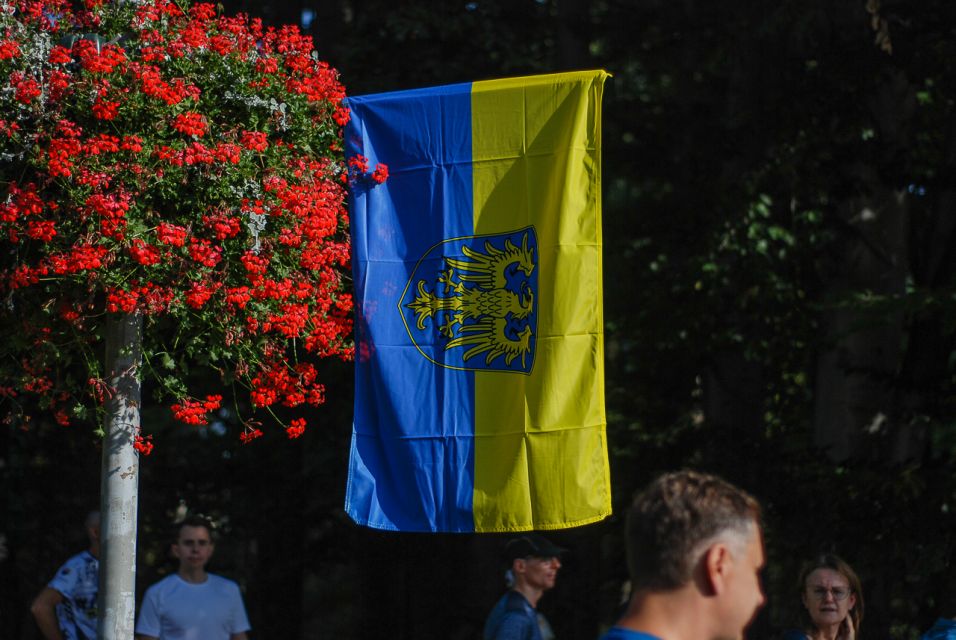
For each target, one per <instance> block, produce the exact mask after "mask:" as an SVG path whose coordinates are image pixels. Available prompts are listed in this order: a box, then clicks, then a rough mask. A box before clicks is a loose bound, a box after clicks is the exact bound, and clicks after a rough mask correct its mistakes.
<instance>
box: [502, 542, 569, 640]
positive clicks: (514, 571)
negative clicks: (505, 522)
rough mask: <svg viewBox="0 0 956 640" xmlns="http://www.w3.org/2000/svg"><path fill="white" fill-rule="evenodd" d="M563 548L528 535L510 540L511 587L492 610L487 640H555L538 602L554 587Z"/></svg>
mask: <svg viewBox="0 0 956 640" xmlns="http://www.w3.org/2000/svg"><path fill="white" fill-rule="evenodd" d="M562 553H564V549H562V548H561V547H558V546H556V545H554V544H552V543H551V542H550V541H549V540H547V539H546V538H544V537H542V536H540V535H538V534H536V533H527V534H524V535H522V536H520V537H518V538H514V539H512V540H509V541H508V544H507V545H505V560H506V562H507V563H508V567H509V569H508V580H509V582H510V583H511V584H510V586H511V588H510V589H509V590H508V591H507V592H506V593H505V594H504V595H503V596H501V599H499V600H498V602H497V603H496V604H495V606H494V607H493V608H492V609H491V613H489V614H488V619H487V620H486V622H485V631H484V636H483V638H484V640H552V639H553V638H554V634H553V633H552V631H551V626H550V625H549V624H548V622H547V620H546V619H545V618H544V616H542V615H541V614H540V613H538V610H537V606H538V601H539V600H540V599H541V596H542V595H544V592H545V591H547V590H548V589H551V588H553V587H554V583H555V580H556V579H557V576H558V570H559V569H560V568H561V554H562Z"/></svg>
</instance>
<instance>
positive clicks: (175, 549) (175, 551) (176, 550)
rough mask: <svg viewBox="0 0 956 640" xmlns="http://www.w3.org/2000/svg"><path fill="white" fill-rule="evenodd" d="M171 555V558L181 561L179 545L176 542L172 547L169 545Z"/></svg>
mask: <svg viewBox="0 0 956 640" xmlns="http://www.w3.org/2000/svg"><path fill="white" fill-rule="evenodd" d="M169 553H170V555H171V556H173V557H174V558H176V559H177V560H178V559H179V543H177V542H174V543H172V544H171V545H169Z"/></svg>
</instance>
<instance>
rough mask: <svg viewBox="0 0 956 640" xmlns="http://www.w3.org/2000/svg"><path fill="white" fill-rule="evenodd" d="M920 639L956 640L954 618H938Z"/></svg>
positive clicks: (955, 622) (955, 621)
mask: <svg viewBox="0 0 956 640" xmlns="http://www.w3.org/2000/svg"><path fill="white" fill-rule="evenodd" d="M921 640H956V620H947V619H946V618H940V619H939V620H937V621H936V624H934V625H933V627H932V628H931V629H930V630H929V631H927V632H926V633H924V634H923V635H922V636H921Z"/></svg>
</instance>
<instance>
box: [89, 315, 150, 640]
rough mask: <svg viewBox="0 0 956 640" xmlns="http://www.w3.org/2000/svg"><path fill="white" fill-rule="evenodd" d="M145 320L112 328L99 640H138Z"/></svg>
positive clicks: (121, 319)
mask: <svg viewBox="0 0 956 640" xmlns="http://www.w3.org/2000/svg"><path fill="white" fill-rule="evenodd" d="M142 331H143V319H142V316H140V315H138V314H127V315H124V316H118V317H115V318H113V319H111V320H110V321H109V322H108V323H107V335H106V371H107V381H108V383H109V385H110V387H111V388H112V389H113V396H112V397H111V398H110V399H109V400H108V402H107V415H106V424H105V425H104V426H105V431H106V434H105V438H104V440H103V467H102V475H101V485H100V511H101V522H100V529H101V533H100V591H99V602H98V608H99V622H98V627H97V636H98V637H99V638H100V640H132V638H133V627H134V616H135V605H136V599H135V595H136V507H137V498H138V489H139V456H138V454H137V452H136V450H135V449H134V448H133V443H134V442H135V438H136V436H137V435H138V433H139V429H140V411H139V409H140V380H139V368H140V364H141V362H142V353H143V347H142Z"/></svg>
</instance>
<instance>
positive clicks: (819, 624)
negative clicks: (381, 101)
mask: <svg viewBox="0 0 956 640" xmlns="http://www.w3.org/2000/svg"><path fill="white" fill-rule="evenodd" d="M798 584H799V588H800V598H801V600H802V602H803V610H802V613H803V616H802V617H803V623H804V629H803V630H802V631H791V632H788V633H786V634H785V635H784V640H858V639H859V637H860V622H862V621H863V591H862V589H861V588H860V579H859V578H858V577H857V575H856V572H855V571H853V568H852V567H850V565H848V564H847V563H846V562H845V561H844V560H843V559H842V558H840V557H839V556H835V555H833V554H830V553H825V554H821V555H819V556H817V557H815V558H813V560H811V561H810V562H808V563H807V564H805V565H804V567H803V571H801V572H800V582H799V583H798Z"/></svg>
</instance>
